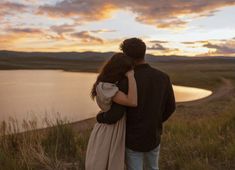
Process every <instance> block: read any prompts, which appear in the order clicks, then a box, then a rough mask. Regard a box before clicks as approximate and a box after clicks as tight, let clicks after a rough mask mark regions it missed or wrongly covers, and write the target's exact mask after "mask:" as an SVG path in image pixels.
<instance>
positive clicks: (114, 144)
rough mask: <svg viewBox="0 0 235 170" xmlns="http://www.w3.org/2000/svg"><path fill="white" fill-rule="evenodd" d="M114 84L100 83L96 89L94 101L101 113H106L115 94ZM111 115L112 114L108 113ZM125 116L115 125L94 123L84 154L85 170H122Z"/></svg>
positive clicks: (116, 88)
mask: <svg viewBox="0 0 235 170" xmlns="http://www.w3.org/2000/svg"><path fill="white" fill-rule="evenodd" d="M117 91H118V87H117V86H116V85H115V84H111V83H105V82H100V83H99V84H98V85H97V87H96V92H97V96H96V101H97V104H98V105H99V107H100V108H101V110H102V111H108V110H109V109H110V107H111V104H112V97H113V96H114V95H115V94H116V93H117ZM110 114H112V113H110ZM125 133H126V116H125V114H124V116H123V117H122V119H120V120H119V121H118V122H117V123H115V124H112V125H108V124H103V123H96V124H95V125H94V128H93V130H92V132H91V136H90V139H89V142H88V147H87V152H86V164H85V166H86V170H124V166H125V157H124V156H125V135H126V134H125Z"/></svg>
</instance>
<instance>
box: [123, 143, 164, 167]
mask: <svg viewBox="0 0 235 170" xmlns="http://www.w3.org/2000/svg"><path fill="white" fill-rule="evenodd" d="M159 153H160V145H158V146H157V147H156V148H154V149H153V150H151V151H149V152H137V151H133V150H131V149H128V148H126V166H127V170H143V166H144V163H145V165H146V168H147V170H159V167H158V159H159ZM144 158H145V162H144Z"/></svg>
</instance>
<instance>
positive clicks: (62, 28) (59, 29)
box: [50, 24, 75, 35]
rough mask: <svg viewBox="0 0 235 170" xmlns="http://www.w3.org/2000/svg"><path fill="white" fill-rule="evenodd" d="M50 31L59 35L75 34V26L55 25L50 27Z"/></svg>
mask: <svg viewBox="0 0 235 170" xmlns="http://www.w3.org/2000/svg"><path fill="white" fill-rule="evenodd" d="M50 29H51V30H52V31H54V32H56V33H57V34H59V35H62V34H63V33H68V32H74V31H75V25H69V24H63V25H53V26H51V27H50Z"/></svg>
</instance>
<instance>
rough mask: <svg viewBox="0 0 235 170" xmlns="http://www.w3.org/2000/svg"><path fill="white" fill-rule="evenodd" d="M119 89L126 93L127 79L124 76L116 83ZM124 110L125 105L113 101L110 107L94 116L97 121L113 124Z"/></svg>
mask: <svg viewBox="0 0 235 170" xmlns="http://www.w3.org/2000/svg"><path fill="white" fill-rule="evenodd" d="M117 86H118V88H119V90H121V91H122V92H124V93H126V94H127V93H128V80H127V78H126V77H125V78H124V79H122V80H121V81H120V82H119V83H118V84H117ZM125 112H126V106H123V105H120V104H117V103H115V102H113V103H112V105H111V108H110V109H109V110H108V111H107V112H100V113H99V114H97V116H96V120H97V122H99V123H106V124H115V123H116V122H117V121H118V120H120V119H121V118H122V116H123V115H124V113H125Z"/></svg>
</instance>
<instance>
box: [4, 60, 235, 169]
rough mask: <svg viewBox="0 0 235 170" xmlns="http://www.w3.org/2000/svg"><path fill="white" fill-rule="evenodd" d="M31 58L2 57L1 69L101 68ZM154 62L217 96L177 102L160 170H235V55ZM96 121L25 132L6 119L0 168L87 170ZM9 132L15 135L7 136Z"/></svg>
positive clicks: (166, 132) (27, 125) (28, 124)
mask: <svg viewBox="0 0 235 170" xmlns="http://www.w3.org/2000/svg"><path fill="white" fill-rule="evenodd" d="M12 60H13V59H12ZM4 62H5V64H4ZM26 62H27V61H26V60H24V61H20V62H18V61H16V60H14V62H13V61H11V62H10V61H6V60H4V61H3V60H1V61H0V63H1V67H0V68H1V69H39V68H40V69H44V68H47V69H48V68H49V69H64V70H66V71H84V72H96V71H97V70H98V67H99V66H101V65H102V62H101V61H99V62H97V61H76V62H75V61H67V62H62V61H60V62H57V61H54V60H53V61H51V63H53V64H48V65H47V66H46V65H45V64H43V65H41V67H40V66H39V65H40V64H38V63H37V62H36V61H34V62H35V63H37V64H35V65H34V64H32V61H28V64H27V63H26ZM6 63H7V64H6ZM9 63H11V65H10V64H9ZM30 63H31V64H30ZM45 63H46V62H45ZM47 63H50V62H48V61H47ZM150 64H151V65H152V66H153V67H156V68H159V69H160V70H163V71H165V72H167V73H168V74H169V75H170V77H171V80H172V82H173V83H174V84H177V85H185V86H193V87H200V88H205V89H210V90H212V91H213V92H214V95H213V96H214V97H213V96H211V97H209V98H208V99H205V100H201V101H196V102H187V103H178V104H177V110H176V112H175V113H174V114H173V116H172V117H171V118H170V119H169V121H167V122H166V123H165V125H164V133H163V136H162V141H161V155H160V169H162V170H235V133H234V132H235V90H234V87H235V60H230V59H197V60H194V59H190V60H179V61H175V60H174V61H172V62H171V61H161V62H151V63H150ZM13 65H14V67H13ZM225 82H226V83H225ZM221 89H223V90H222V91H221ZM94 122H95V120H94V119H88V120H84V121H81V122H76V123H72V124H68V123H67V122H61V121H59V120H58V122H57V124H55V125H53V124H50V123H48V125H50V126H52V128H48V129H46V130H32V131H29V132H27V133H22V134H17V128H15V129H16V130H14V125H15V126H16V124H17V123H16V122H15V121H14V120H12V122H5V123H4V122H3V123H2V124H1V136H0V169H4V170H8V169H9V170H12V169H17V170H20V169H61V170H62V169H84V160H85V151H86V145H87V141H88V138H89V133H90V131H91V128H92V125H93V124H94ZM25 128H26V129H33V128H34V127H33V122H26V123H25ZM9 131H10V132H13V134H11V135H8V133H9ZM14 131H15V132H14Z"/></svg>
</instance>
